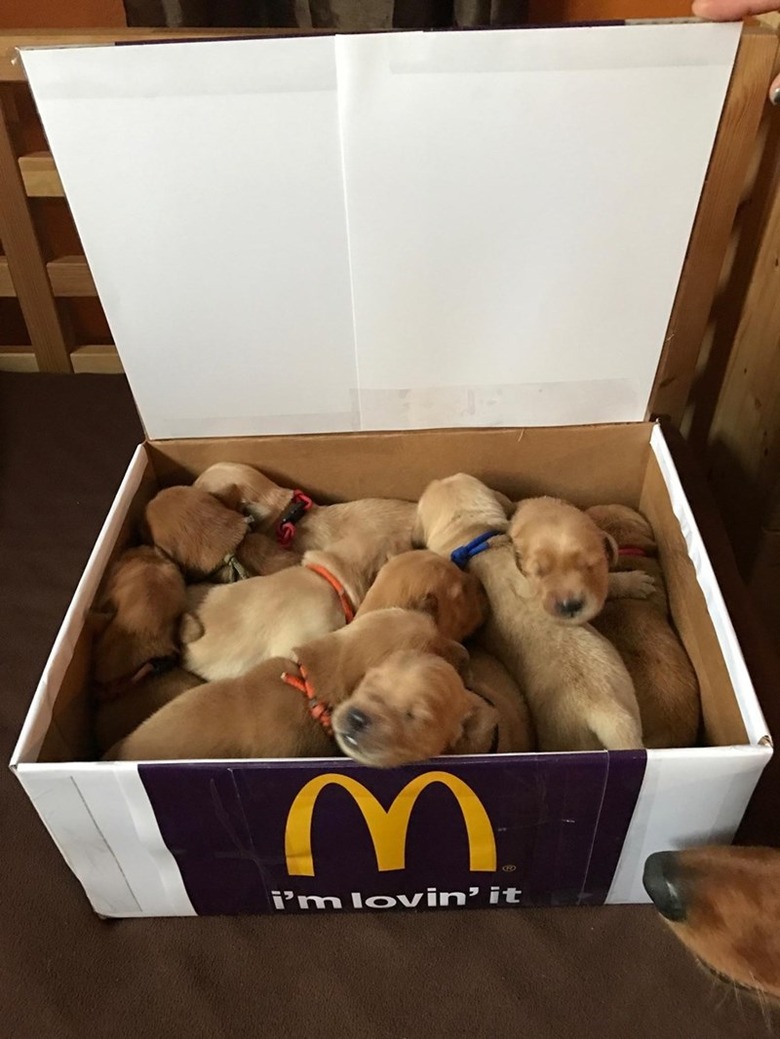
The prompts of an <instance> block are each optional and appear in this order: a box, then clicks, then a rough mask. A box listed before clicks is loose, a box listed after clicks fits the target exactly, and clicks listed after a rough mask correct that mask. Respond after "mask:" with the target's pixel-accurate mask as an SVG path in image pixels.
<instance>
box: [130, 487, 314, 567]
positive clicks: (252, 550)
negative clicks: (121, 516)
mask: <svg viewBox="0 0 780 1039" xmlns="http://www.w3.org/2000/svg"><path fill="white" fill-rule="evenodd" d="M144 519H145V523H146V528H147V531H148V534H149V538H150V540H151V541H152V542H153V543H154V544H155V545H157V546H158V547H159V548H160V549H162V551H163V552H165V553H166V555H168V556H170V558H171V559H173V560H174V561H175V562H176V563H178V565H179V566H180V567H181V568H182V570H183V571H184V572H185V574H187V576H188V577H189V578H190V579H192V580H204V579H208V580H209V581H211V582H214V583H217V584H229V583H232V582H233V581H235V580H238V579H241V578H243V577H244V576H247V575H248V576H258V575H265V574H275V573H278V572H279V571H280V570H285V569H287V568H288V567H291V566H296V565H297V564H298V563H300V561H301V557H300V554H299V553H297V552H293V551H290V550H287V549H284V548H282V547H280V546H279V545H277V544H276V542H275V541H274V540H273V539H272V538H270V537H269V536H268V535H267V534H264V533H262V532H260V531H250V529H249V528H250V524H251V522H252V521H251V519H250V518H249V517H247V516H243V515H242V514H241V513H239V512H236V511H234V510H233V509H230V508H228V507H227V506H225V505H223V504H222V502H220V501H219V500H217V498H215V497H213V496H212V495H211V494H209V493H207V492H206V491H204V490H203V489H202V488H200V487H197V486H193V487H181V486H176V487H167V488H165V489H164V490H162V491H159V492H158V493H157V494H156V495H155V496H154V498H152V500H151V501H150V502H149V504H148V505H147V506H146V512H145V516H144Z"/></svg>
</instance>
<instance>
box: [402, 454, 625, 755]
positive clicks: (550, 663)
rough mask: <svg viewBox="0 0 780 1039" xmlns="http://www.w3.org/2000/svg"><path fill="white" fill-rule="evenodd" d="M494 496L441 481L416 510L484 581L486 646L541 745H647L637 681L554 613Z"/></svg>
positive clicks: (615, 657) (445, 547) (467, 480)
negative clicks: (525, 568)
mask: <svg viewBox="0 0 780 1039" xmlns="http://www.w3.org/2000/svg"><path fill="white" fill-rule="evenodd" d="M506 527H507V521H506V514H505V510H504V508H503V507H502V504H501V502H500V501H499V500H498V499H497V497H496V495H495V494H494V493H493V492H492V491H491V490H490V489H489V488H488V487H486V486H485V485H484V484H483V483H480V481H479V480H477V479H475V478H474V477H472V476H467V475H465V474H463V473H459V474H457V475H455V476H450V477H447V478H446V479H444V480H434V481H433V482H432V483H431V484H429V485H428V487H427V488H426V489H425V491H424V492H423V494H422V497H421V498H420V502H419V505H418V514H417V528H416V531H417V534H418V535H419V536H422V537H423V538H424V540H425V543H426V544H427V545H428V547H429V548H431V549H432V550H433V551H435V552H439V553H441V554H442V555H449V554H450V553H452V552H453V551H454V550H458V551H457V552H456V557H457V558H458V559H460V560H461V562H462V563H463V564H464V565H467V566H469V568H470V569H471V571H472V572H473V573H474V574H476V576H477V577H478V578H479V579H480V580H481V582H482V584H483V586H484V588H485V591H486V592H487V595H488V600H489V602H490V611H491V612H490V616H489V618H488V621H487V623H486V624H485V626H484V628H483V629H482V633H481V635H480V641H481V642H482V644H484V645H485V647H486V648H487V649H488V650H489V651H490V652H491V653H493V654H494V655H495V656H497V657H498V658H499V660H500V661H501V663H503V664H504V666H505V667H506V668H507V669H508V670H509V672H510V673H511V674H512V675H513V676H514V677H515V678H516V680H517V681H518V683H519V685H520V687H521V689H522V690H523V692H524V693H525V696H526V698H527V700H528V706H529V707H530V710H531V714H532V717H533V720H534V726H535V728H536V733H537V738H538V741H539V749H540V750H542V751H553V750H596V749H602V748H604V749H607V750H623V749H633V748H639V747H641V746H642V730H641V724H640V720H639V708H638V706H637V702H636V696H635V695H634V688H633V683H632V681H631V677H630V675H629V674H628V672H627V671H626V668H625V665H624V664H623V662H622V660H621V659H620V655H619V654H618V652H617V650H616V649H615V648H614V647H613V646H612V645H610V643H609V642H608V641H607V640H606V639H605V638H603V636H601V635H599V633H598V632H597V631H595V630H594V629H593V628H592V627H590V626H589V625H565V624H561V623H559V622H558V621H556V620H554V619H553V618H552V617H551V616H550V614H549V613H547V612H546V611H545V610H544V609H543V607H542V605H541V603H540V601H539V599H538V598H537V596H536V595H534V594H533V591H532V589H531V587H530V585H529V582H528V581H527V579H526V578H525V577H524V575H523V574H522V573H521V572H520V571H519V570H518V567H517V564H516V561H515V551H514V547H513V545H512V542H511V540H510V539H509V538H508V537H507V536H505V535H504V534H503V533H502V532H503V531H505V530H506Z"/></svg>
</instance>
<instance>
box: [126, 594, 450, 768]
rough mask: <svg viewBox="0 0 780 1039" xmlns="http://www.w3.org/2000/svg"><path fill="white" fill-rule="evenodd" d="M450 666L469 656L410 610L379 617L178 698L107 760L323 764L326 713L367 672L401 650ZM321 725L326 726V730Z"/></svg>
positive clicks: (327, 744)
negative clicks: (315, 760) (309, 760)
mask: <svg viewBox="0 0 780 1039" xmlns="http://www.w3.org/2000/svg"><path fill="white" fill-rule="evenodd" d="M401 647H405V648H407V649H409V650H414V651H420V652H426V653H435V654H437V655H440V656H442V657H443V659H445V660H448V661H449V662H450V663H451V664H453V665H454V666H455V667H458V666H461V667H462V666H464V665H465V662H466V661H467V659H468V654H467V653H466V651H465V650H464V649H463V647H462V646H459V645H458V644H457V643H455V642H450V641H449V640H447V639H444V638H442V636H441V635H440V634H439V632H438V631H437V629H436V625H435V624H434V622H433V619H432V618H431V617H429V616H427V615H426V614H423V613H419V612H417V611H413V610H398V609H391V610H377V611H376V612H374V613H370V614H367V615H366V616H365V617H361V618H360V619H359V620H356V621H355V622H354V623H353V624H350V625H349V626H348V627H346V628H342V629H341V630H340V631H336V632H333V633H331V634H329V635H326V636H324V637H323V638H321V639H317V640H315V641H313V642H310V643H308V644H307V645H305V646H300V647H297V648H296V649H295V651H294V657H288V658H283V657H275V658H273V659H272V660H266V661H265V662H264V663H262V664H260V665H259V666H258V667H255V668H254V669H253V670H251V671H249V672H247V673H246V674H245V675H242V676H241V677H240V678H235V679H225V680H222V681H218V682H208V683H207V684H205V685H202V686H200V687H199V688H197V689H192V690H190V691H189V692H187V693H184V694H183V695H182V696H180V697H178V698H177V699H176V700H174V701H173V702H172V703H170V704H168V705H167V706H166V707H163V708H162V709H161V710H159V711H158V712H157V713H156V714H154V715H152V717H151V718H149V719H148V720H147V721H145V722H144V723H143V725H141V726H140V727H139V728H138V729H137V730H136V731H135V732H133V733H131V735H130V736H128V737H127V739H125V740H123V741H122V742H121V743H120V744H118V745H117V746H116V747H114V748H113V749H112V750H111V751H110V752H109V753H108V754H107V755H106V759H107V760H114V759H116V760H123V761H136V760H140V759H178V758H220V757H228V758H230V757H236V758H244V757H247V758H253V757H255V758H257V757H259V758H265V757H270V758H282V757H324V756H329V755H332V754H333V753H334V752H335V751H336V745H335V743H334V741H333V738H332V735H331V729H330V727H329V725H328V721H329V718H328V716H329V714H330V711H331V710H332V709H335V708H336V707H337V706H338V704H340V703H342V702H343V701H346V700H348V698H349V697H350V696H351V695H352V693H353V692H354V690H355V689H356V688H357V687H358V685H359V684H360V682H361V681H362V679H363V677H364V675H365V674H366V672H368V671H369V670H370V669H371V668H372V667H376V666H377V665H379V664H381V663H382V661H383V660H385V659H386V658H387V657H388V656H390V655H391V654H392V653H395V652H396V651H397V650H398V649H399V648H401ZM323 723H324V724H323Z"/></svg>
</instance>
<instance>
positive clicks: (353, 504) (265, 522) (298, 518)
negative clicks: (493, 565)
mask: <svg viewBox="0 0 780 1039" xmlns="http://www.w3.org/2000/svg"><path fill="white" fill-rule="evenodd" d="M195 486H196V487H198V488H199V489H205V490H208V491H209V492H210V493H211V494H214V495H216V496H217V497H218V498H221V499H222V500H223V501H225V502H227V503H232V502H236V501H237V502H238V503H239V505H240V507H241V508H242V509H243V510H244V511H245V512H246V513H248V514H249V515H250V516H252V518H253V519H254V521H255V525H256V526H255V529H256V530H258V531H261V532H262V533H264V534H267V535H269V536H270V537H272V538H274V539H275V540H276V541H277V542H278V543H279V544H280V545H283V546H289V545H294V546H295V548H296V549H297V551H299V552H307V551H309V550H310V549H327V548H330V546H331V545H332V544H333V543H334V542H336V541H341V540H342V539H343V538H346V537H349V536H351V535H352V534H354V535H356V536H358V537H361V538H367V539H370V540H374V541H378V542H380V543H381V544H383V545H385V546H386V548H387V554H388V556H391V555H396V554H397V553H398V552H406V551H408V550H409V549H410V548H411V547H412V542H411V533H412V525H413V524H414V518H415V509H416V507H415V504H414V502H408V501H399V500H398V499H396V498H362V499H359V500H358V501H349V502H343V503H341V504H337V505H317V504H316V503H314V502H312V500H311V498H310V497H309V496H308V495H306V494H304V493H303V492H302V491H298V490H292V489H291V488H289V487H280V486H279V485H278V484H276V483H274V482H273V481H272V480H269V479H268V477H267V476H264V475H263V474H262V473H261V472H258V470H257V469H254V468H253V467H252V466H249V465H243V464H240V463H237V462H218V463H217V464H216V465H212V466H210V467H209V468H208V469H206V470H205V471H204V472H203V473H202V474H201V475H200V476H199V477H198V479H197V480H196V481H195Z"/></svg>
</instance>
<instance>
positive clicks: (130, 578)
mask: <svg viewBox="0 0 780 1039" xmlns="http://www.w3.org/2000/svg"><path fill="white" fill-rule="evenodd" d="M186 609H187V589H186V586H185V584H184V578H183V577H182V575H181V573H180V572H179V568H178V567H177V566H176V564H175V563H173V562H171V560H170V559H166V558H165V556H164V555H162V553H160V552H158V551H157V549H155V548H150V547H148V546H142V547H141V548H131V549H129V550H128V551H126V552H123V553H122V555H121V556H120V557H119V558H118V559H117V561H116V562H115V563H114V565H113V566H112V567H111V569H110V570H109V572H108V575H107V578H106V583H105V587H104V589H103V593H102V596H101V598H100V600H99V605H98V611H99V613H102V614H103V617H102V623H101V618H100V617H99V616H93V618H92V623H93V627H99V628H100V629H101V630H100V633H99V634H98V636H97V638H96V639H95V643H94V646H93V651H92V654H93V656H92V659H93V667H92V677H93V679H94V680H95V682H97V683H98V685H99V686H100V687H102V688H103V690H104V693H105V696H106V698H108V697H110V696H111V695H115V694H116V692H118V691H119V689H120V687H121V686H122V685H123V684H126V683H128V682H130V681H132V680H136V681H137V680H138V679H137V677H136V676H137V675H138V674H139V672H141V671H142V670H144V669H146V670H149V668H148V665H149V663H150V661H155V660H160V659H168V658H171V659H174V660H175V659H176V658H178V640H177V630H178V624H179V619H180V617H181V616H182V614H183V613H184V612H185V610H186Z"/></svg>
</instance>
